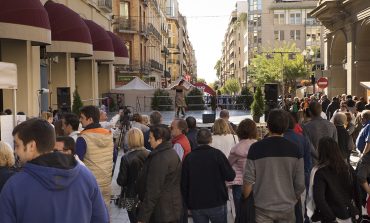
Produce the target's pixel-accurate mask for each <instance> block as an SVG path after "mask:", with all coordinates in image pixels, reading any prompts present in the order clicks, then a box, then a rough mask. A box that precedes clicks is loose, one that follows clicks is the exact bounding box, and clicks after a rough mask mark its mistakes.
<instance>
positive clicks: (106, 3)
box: [98, 0, 112, 13]
mask: <svg viewBox="0 0 370 223" xmlns="http://www.w3.org/2000/svg"><path fill="white" fill-rule="evenodd" d="M98 7H99V8H100V9H101V10H103V11H104V12H106V13H111V12H112V0H98Z"/></svg>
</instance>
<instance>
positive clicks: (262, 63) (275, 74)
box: [249, 43, 309, 89]
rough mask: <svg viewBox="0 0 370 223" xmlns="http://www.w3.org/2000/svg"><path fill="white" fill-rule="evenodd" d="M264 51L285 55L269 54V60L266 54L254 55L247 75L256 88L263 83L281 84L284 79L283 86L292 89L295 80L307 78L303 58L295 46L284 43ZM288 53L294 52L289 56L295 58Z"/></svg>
mask: <svg viewBox="0 0 370 223" xmlns="http://www.w3.org/2000/svg"><path fill="white" fill-rule="evenodd" d="M264 51H265V52H286V53H283V54H280V53H270V54H269V55H271V57H270V58H267V54H265V53H263V54H259V55H256V57H255V58H253V59H252V62H251V65H250V67H249V75H250V78H251V80H252V81H253V82H254V83H256V84H257V85H258V86H261V85H263V84H265V83H277V82H280V83H281V82H282V81H283V77H284V83H285V86H286V87H287V88H289V87H291V89H294V88H295V85H296V79H297V78H304V77H307V76H308V74H309V72H308V69H307V68H306V67H305V63H304V56H303V55H302V54H301V53H300V52H301V51H300V49H298V48H297V47H296V46H295V44H286V43H285V44H283V46H282V47H278V48H274V49H270V50H264ZM288 52H296V53H294V54H291V55H293V56H295V58H294V59H292V58H290V57H291V56H290V55H289V53H288ZM282 70H283V72H282ZM282 73H283V75H282Z"/></svg>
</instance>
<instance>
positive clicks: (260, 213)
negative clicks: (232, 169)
mask: <svg viewBox="0 0 370 223" xmlns="http://www.w3.org/2000/svg"><path fill="white" fill-rule="evenodd" d="M267 127H268V129H269V136H268V137H267V138H265V139H262V140H261V141H259V142H256V143H254V144H252V146H251V147H250V149H249V152H248V156H247V162H246V166H245V173H244V186H243V195H244V197H245V198H247V197H248V196H249V195H250V194H251V193H253V196H254V206H255V212H256V214H255V216H256V219H255V220H256V223H273V222H285V223H295V213H294V206H295V205H296V203H297V202H298V200H299V198H300V196H301V194H302V193H303V191H304V190H305V184H304V165H303V154H302V151H300V149H299V147H298V146H297V145H296V144H294V143H292V142H290V141H289V140H287V139H285V138H284V137H283V134H284V132H285V131H286V130H287V128H288V116H287V114H286V113H285V112H284V111H283V110H281V109H275V110H272V111H271V112H270V114H269V117H268V121H267Z"/></svg>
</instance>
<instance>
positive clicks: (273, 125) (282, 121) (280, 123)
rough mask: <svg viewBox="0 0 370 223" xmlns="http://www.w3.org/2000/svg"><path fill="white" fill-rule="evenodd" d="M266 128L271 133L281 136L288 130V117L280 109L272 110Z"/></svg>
mask: <svg viewBox="0 0 370 223" xmlns="http://www.w3.org/2000/svg"><path fill="white" fill-rule="evenodd" d="M267 128H268V129H269V130H270V132H271V133H276V134H283V133H284V132H285V131H286V130H287V129H288V116H287V114H286V112H285V111H284V110H282V109H273V110H271V111H270V113H269V117H268V120H267Z"/></svg>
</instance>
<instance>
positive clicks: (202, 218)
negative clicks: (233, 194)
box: [191, 204, 227, 223]
mask: <svg viewBox="0 0 370 223" xmlns="http://www.w3.org/2000/svg"><path fill="white" fill-rule="evenodd" d="M191 213H192V215H193V221H194V223H208V222H209V221H211V222H212V223H226V222H227V208H226V204H224V205H222V206H218V207H214V208H207V209H198V210H192V211H191Z"/></svg>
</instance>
